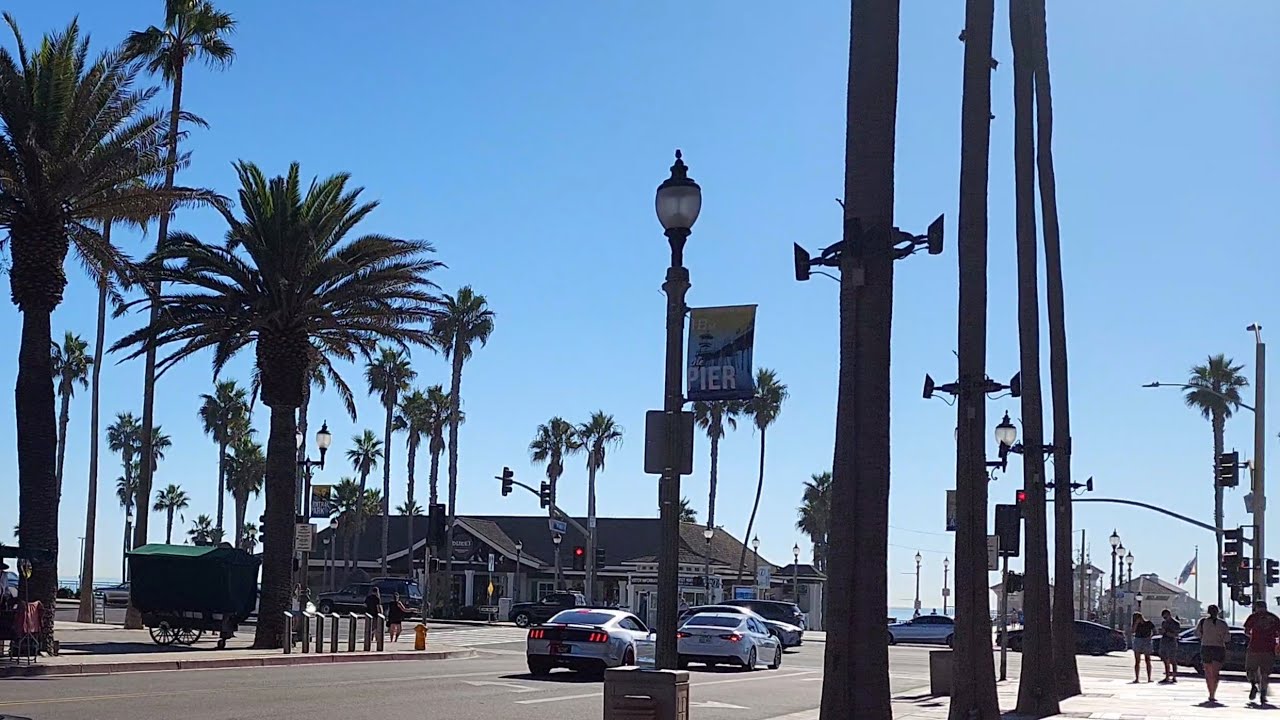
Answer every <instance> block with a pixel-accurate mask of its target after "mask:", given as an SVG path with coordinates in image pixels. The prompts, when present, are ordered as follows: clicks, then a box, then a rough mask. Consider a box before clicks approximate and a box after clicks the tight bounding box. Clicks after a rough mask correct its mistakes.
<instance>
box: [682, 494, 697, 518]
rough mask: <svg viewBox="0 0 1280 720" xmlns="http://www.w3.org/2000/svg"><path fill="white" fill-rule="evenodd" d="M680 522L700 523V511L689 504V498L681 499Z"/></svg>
mask: <svg viewBox="0 0 1280 720" xmlns="http://www.w3.org/2000/svg"><path fill="white" fill-rule="evenodd" d="M679 518H680V522H682V523H690V524H692V523H696V522H698V511H697V510H694V509H693V505H692V504H691V503H690V502H689V498H687V497H682V498H680V515H679Z"/></svg>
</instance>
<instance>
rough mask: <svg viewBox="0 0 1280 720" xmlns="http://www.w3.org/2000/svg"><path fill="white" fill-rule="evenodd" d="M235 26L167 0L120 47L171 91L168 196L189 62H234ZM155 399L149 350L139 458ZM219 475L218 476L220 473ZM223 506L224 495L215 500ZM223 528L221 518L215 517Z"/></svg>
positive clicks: (144, 485)
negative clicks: (160, 16)
mask: <svg viewBox="0 0 1280 720" xmlns="http://www.w3.org/2000/svg"><path fill="white" fill-rule="evenodd" d="M235 29H236V21H235V18H233V17H231V15H230V14H229V13H225V12H221V11H219V10H218V9H217V8H215V7H214V6H213V3H212V2H209V0H165V4H164V25H163V26H158V25H152V26H150V27H148V28H146V29H145V30H138V31H134V32H131V33H129V36H128V37H127V38H126V39H125V43H124V56H125V58H126V59H128V60H129V61H141V62H143V63H145V64H146V66H147V69H148V70H150V71H151V73H153V74H159V75H160V77H161V78H162V79H163V80H164V81H165V82H166V83H168V84H169V86H170V87H171V88H172V90H173V96H172V99H171V100H170V102H169V119H168V122H167V123H165V126H164V130H165V136H164V147H165V155H164V157H165V158H166V161H167V162H166V167H165V172H164V188H165V189H166V190H170V191H172V190H173V188H174V175H175V173H176V172H177V170H178V167H179V166H180V165H181V163H180V162H179V161H178V159H179V157H181V156H180V155H179V153H178V138H179V137H180V135H181V134H182V131H181V124H182V122H194V123H196V124H200V123H202V122H203V121H201V120H199V119H198V118H196V117H195V116H193V115H190V114H188V113H184V112H183V111H182V88H183V81H184V79H185V76H186V69H187V61H189V60H191V59H193V58H194V59H199V60H202V61H203V62H204V63H205V65H207V66H209V67H212V68H215V69H221V68H226V67H227V66H229V65H230V64H231V61H232V60H233V59H234V58H235V50H234V49H233V48H232V47H231V45H230V44H229V43H228V42H227V36H228V35H231V34H232V33H234V32H235ZM169 220H170V214H169V213H165V214H163V215H161V216H160V222H159V225H160V228H159V232H158V233H157V234H156V250H161V249H163V248H164V247H165V246H166V245H167V244H168V241H169ZM150 290H151V292H152V293H153V294H158V293H159V292H160V282H159V280H158V279H157V280H155V281H153V282H152V283H151V286H150ZM158 312H159V309H158V308H157V307H156V306H155V305H153V306H152V307H151V317H150V324H151V325H153V326H154V325H155V323H156V314H157V313H158ZM155 397H156V348H155V347H154V346H150V347H148V349H147V352H146V353H145V360H144V369H143V385H142V429H143V436H142V437H143V452H142V454H143V456H146V455H148V454H150V450H149V448H148V447H147V443H148V442H149V438H150V437H151V434H150V433H151V428H152V426H153V425H154V424H155ZM219 474H221V473H219ZM151 475H152V473H151V471H150V470H149V469H147V468H146V467H144V468H143V471H142V478H141V480H140V482H139V487H138V492H139V496H138V497H139V500H138V502H139V503H140V504H144V503H145V502H146V499H147V496H148V494H149V493H150V492H151ZM218 503H219V506H221V503H222V496H221V495H219V496H218ZM219 527H221V516H219ZM135 533H136V534H137V535H138V536H139V537H140V538H145V537H146V535H147V521H146V518H145V517H143V518H139V522H138V527H137V528H136V529H135ZM125 624H126V625H127V626H129V627H133V628H140V627H142V622H141V617H139V616H138V615H137V613H135V612H133V610H132V608H130V612H129V614H128V617H126V618H125Z"/></svg>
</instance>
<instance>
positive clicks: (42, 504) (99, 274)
mask: <svg viewBox="0 0 1280 720" xmlns="http://www.w3.org/2000/svg"><path fill="white" fill-rule="evenodd" d="M4 18H5V20H6V22H7V23H8V25H9V28H10V29H11V30H12V32H13V35H14V40H15V43H14V44H15V46H16V56H15V54H13V53H11V52H10V51H9V50H8V48H0V88H4V91H3V99H2V100H0V178H2V179H3V180H2V181H0V235H6V234H7V236H8V238H7V240H5V241H4V242H5V244H6V245H7V248H8V250H9V255H10V257H11V258H12V266H11V268H10V270H9V283H10V290H11V292H10V295H11V297H12V299H13V302H14V304H15V305H16V306H17V307H18V311H19V312H20V313H22V335H21V339H20V341H19V353H18V373H17V375H18V377H17V382H16V387H15V391H14V400H15V402H14V405H15V427H16V429H17V437H18V446H17V460H18V509H19V517H18V521H19V525H20V526H21V527H22V538H23V542H24V543H27V544H30V545H32V546H35V547H41V548H46V549H48V550H49V551H51V552H53V553H55V554H56V553H57V550H58V508H59V502H58V484H57V475H56V465H57V445H58V442H57V437H58V434H57V417H56V413H55V410H54V387H53V364H52V363H51V362H50V361H49V348H50V346H51V345H52V344H53V334H52V329H51V327H50V318H51V316H52V313H53V311H54V310H55V309H56V308H57V307H58V306H59V305H60V304H61V303H62V299H63V290H64V289H65V287H66V283H67V275H66V269H65V265H66V260H67V256H68V254H69V253H74V255H75V257H76V259H77V260H79V261H80V263H81V265H82V266H84V267H85V269H86V270H87V271H88V272H89V274H90V276H91V279H92V280H94V281H95V282H98V281H100V280H101V279H102V278H104V277H108V276H109V275H111V274H113V273H116V272H122V271H124V272H127V269H128V267H129V262H128V259H127V258H126V257H125V256H124V254H122V253H121V252H120V251H119V249H118V248H116V247H114V246H112V245H111V244H110V243H108V242H106V241H105V240H104V238H103V236H102V234H101V233H99V232H98V231H97V229H96V228H97V226H98V224H99V223H100V222H101V220H102V219H103V218H107V217H130V218H141V217H150V216H153V215H155V214H156V213H158V212H161V211H163V210H166V209H168V208H170V207H173V206H174V205H176V204H179V203H181V202H186V201H191V200H195V199H199V198H209V199H211V198H212V197H213V196H212V195H211V194H209V193H196V192H193V191H189V190H185V189H182V190H180V189H173V190H171V191H169V192H166V191H164V190H162V189H159V188H156V187H154V186H151V185H147V184H139V185H136V186H128V187H122V184H123V183H125V181H127V180H130V179H151V178H154V177H156V176H158V174H160V173H162V172H164V171H165V170H166V169H167V168H169V167H172V166H174V165H176V164H178V161H177V160H172V159H165V158H164V157H163V154H162V153H161V152H160V149H161V130H162V129H163V126H164V120H163V118H162V117H161V116H160V115H159V114H156V113H151V112H148V110H147V107H148V105H149V103H150V101H151V98H152V97H153V95H154V93H155V91H154V89H144V90H138V89H137V88H136V87H134V85H135V81H136V79H137V76H138V69H137V68H136V67H134V66H133V65H132V64H131V63H130V62H128V60H127V59H126V58H125V57H123V56H122V55H121V54H120V53H119V52H116V51H109V52H106V53H104V54H102V55H99V56H97V57H96V58H91V57H90V56H89V41H88V38H82V37H81V36H80V28H79V25H78V24H77V22H75V21H72V22H71V24H70V25H68V26H67V29H66V30H64V31H62V32H59V33H54V34H51V35H47V36H45V38H44V40H43V42H41V43H40V44H39V45H38V46H37V47H36V49H35V52H34V53H33V52H29V51H28V47H27V45H26V42H25V41H24V39H23V38H22V34H21V32H20V31H19V30H18V26H17V23H16V21H15V20H14V19H13V17H12V16H11V15H8V14H7V13H6V14H5V15H4ZM144 500H145V498H144ZM25 584H26V586H27V588H28V592H29V593H30V596H31V597H32V599H33V600H39V601H41V602H42V603H43V607H44V617H43V619H42V620H43V632H42V635H43V636H44V637H46V638H49V637H52V631H53V608H54V594H55V591H56V590H57V584H58V582H57V569H56V563H39V564H37V565H36V566H35V567H34V570H33V574H32V576H31V578H30V579H29V580H28V581H27V582H26V583H25Z"/></svg>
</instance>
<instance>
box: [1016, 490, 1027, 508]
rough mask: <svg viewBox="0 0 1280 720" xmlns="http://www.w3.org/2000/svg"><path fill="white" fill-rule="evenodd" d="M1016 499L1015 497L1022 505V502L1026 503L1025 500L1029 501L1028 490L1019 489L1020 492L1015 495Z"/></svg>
mask: <svg viewBox="0 0 1280 720" xmlns="http://www.w3.org/2000/svg"><path fill="white" fill-rule="evenodd" d="M1014 499H1015V500H1017V503H1018V504H1019V505H1021V504H1022V503H1024V502H1026V501H1027V491H1026V490H1019V491H1018V494H1017V495H1015V496H1014Z"/></svg>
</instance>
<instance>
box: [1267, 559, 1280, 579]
mask: <svg viewBox="0 0 1280 720" xmlns="http://www.w3.org/2000/svg"><path fill="white" fill-rule="evenodd" d="M1276 584H1280V562H1277V561H1275V560H1271V559H1268V560H1267V585H1276Z"/></svg>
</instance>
